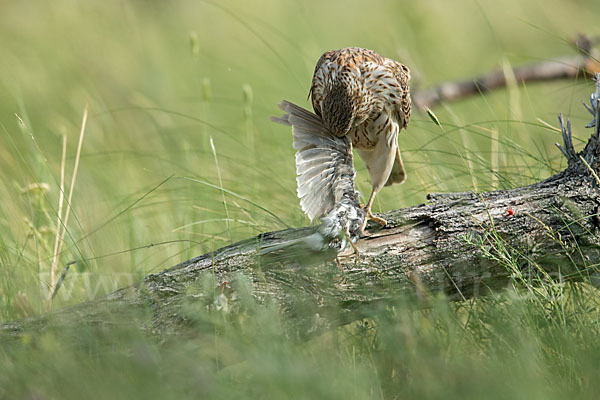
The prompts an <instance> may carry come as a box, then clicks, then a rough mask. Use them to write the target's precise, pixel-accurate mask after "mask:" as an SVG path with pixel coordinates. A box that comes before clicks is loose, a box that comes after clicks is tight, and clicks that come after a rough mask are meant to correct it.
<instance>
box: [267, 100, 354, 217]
mask: <svg viewBox="0 0 600 400" xmlns="http://www.w3.org/2000/svg"><path fill="white" fill-rule="evenodd" d="M279 108H280V109H281V110H283V111H284V112H286V114H284V115H283V116H281V117H279V118H277V117H271V120H272V121H274V122H278V123H281V124H284V125H289V126H291V127H292V134H293V137H294V149H296V150H297V151H296V172H297V174H298V176H297V178H296V181H297V182H298V197H299V198H300V206H301V207H302V210H303V211H304V213H306V215H307V216H308V218H310V220H311V221H313V220H314V219H315V218H317V217H321V216H322V215H324V214H326V213H327V212H329V211H331V209H332V208H333V206H334V205H335V204H336V203H337V202H339V201H340V200H341V199H340V198H339V197H340V196H341V193H342V192H343V190H342V188H341V187H340V185H343V186H344V187H346V186H347V185H348V184H351V185H352V188H353V187H354V175H355V171H354V165H353V159H352V143H351V141H350V139H349V138H348V137H347V136H344V137H337V136H334V135H332V134H331V133H329V132H328V131H327V129H326V128H325V127H324V125H323V123H322V122H321V118H319V117H318V116H317V115H315V114H313V113H312V112H310V111H308V110H305V109H304V108H302V107H299V106H297V105H295V104H293V103H290V102H288V101H285V100H284V101H282V102H281V104H279Z"/></svg>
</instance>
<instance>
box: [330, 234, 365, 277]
mask: <svg viewBox="0 0 600 400" xmlns="http://www.w3.org/2000/svg"><path fill="white" fill-rule="evenodd" d="M345 233H346V239H348V243H350V246H352V249H353V250H354V256H355V257H356V261H358V262H360V252H359V251H358V247H356V245H355V244H354V243H353V242H352V239H351V238H350V227H348V226H347V227H346V231H345ZM348 257H352V256H351V255H344V256H337V257H336V258H335V262H336V264H337V266H338V268H339V269H340V271H342V272H344V267H342V263H341V261H340V259H341V258H348Z"/></svg>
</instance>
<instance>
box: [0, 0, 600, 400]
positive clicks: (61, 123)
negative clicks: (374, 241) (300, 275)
mask: <svg viewBox="0 0 600 400" xmlns="http://www.w3.org/2000/svg"><path fill="white" fill-rule="evenodd" d="M599 7H600V3H599V2H597V1H592V0H589V1H584V2H578V3H572V2H567V1H559V0H552V1H545V2H543V4H542V3H540V2H535V1H532V2H518V1H516V0H514V1H513V0H511V1H509V2H493V1H483V2H479V3H473V2H466V1H465V2H459V3H456V2H438V1H425V2H396V3H394V2H379V1H376V2H371V3H369V5H368V6H366V5H365V3H362V2H343V3H342V2H315V1H309V2H287V1H284V2H275V1H271V0H261V1H259V2H241V1H233V0H231V1H218V2H217V1H215V2H212V1H200V2H195V1H185V0H184V1H179V2H168V3H161V2H144V3H137V2H117V1H112V0H109V1H106V2H79V3H77V2H73V1H69V0H59V1H54V2H42V1H34V2H13V4H10V5H8V4H7V5H4V6H3V9H2V11H3V12H2V13H1V15H0V45H1V46H0V47H1V48H2V52H1V53H2V57H0V179H1V181H2V182H3V184H2V185H0V198H1V199H2V205H1V206H0V321H9V320H11V319H17V318H24V317H29V316H32V315H36V314H38V313H40V312H44V311H47V310H49V309H51V308H52V309H57V308H60V307H63V306H66V305H70V304H76V303H79V302H81V301H86V300H90V293H92V294H93V295H94V296H93V297H95V298H98V297H100V296H102V295H103V294H105V293H107V292H111V291H112V290H114V289H116V288H118V287H121V286H125V285H129V284H131V283H134V282H136V281H138V280H139V279H141V278H142V277H143V276H144V275H146V274H148V273H152V272H158V271H161V270H162V269H164V268H167V267H170V266H172V265H175V264H177V263H178V262H181V261H183V260H186V259H189V258H192V257H194V256H197V255H200V254H203V253H205V252H207V251H210V250H213V249H217V248H220V247H222V246H225V245H227V244H229V243H231V242H234V241H237V240H241V239H245V238H249V237H251V236H254V235H256V234H258V233H260V232H265V231H271V230H277V229H283V228H286V227H299V226H304V225H307V224H308V220H307V219H306V218H305V217H304V216H303V214H302V211H301V209H300V207H299V204H298V199H297V197H296V182H295V167H294V161H293V160H294V158H293V149H292V146H291V137H290V136H291V135H290V132H289V130H287V129H285V128H284V127H281V126H278V125H276V124H273V123H271V122H270V121H269V118H268V117H269V116H271V115H275V114H278V110H277V107H276V104H277V103H278V102H279V101H280V100H281V99H283V98H286V99H289V100H290V101H294V102H296V103H298V104H301V105H305V106H308V102H307V101H306V96H307V94H308V88H309V81H310V77H311V75H312V71H313V67H314V63H315V61H316V59H317V58H318V56H319V55H320V54H321V53H322V52H323V51H325V50H328V49H333V48H340V47H343V46H348V45H356V46H363V47H369V48H373V49H376V50H378V51H379V52H381V53H382V54H385V55H386V56H389V57H393V58H398V59H401V60H402V61H404V62H406V63H407V64H408V65H409V66H410V67H411V70H412V75H413V82H412V83H413V88H415V90H417V89H418V88H419V87H421V88H423V87H425V86H427V85H432V84H434V83H436V82H441V81H445V80H449V79H459V78H467V77H470V76H474V75H476V74H480V73H482V72H485V71H489V70H491V69H493V68H504V69H505V70H506V69H507V67H508V66H509V65H512V66H514V65H518V64H519V63H522V62H528V61H534V60H541V59H548V58H552V57H556V56H561V55H568V54H573V49H572V48H571V46H570V45H569V44H568V40H567V39H569V38H572V37H574V36H575V34H576V33H577V32H584V33H589V34H594V33H598V23H597V16H598V15H600V8H599ZM589 92H590V85H589V83H587V82H583V81H578V82H556V83H547V84H542V85H530V86H527V87H520V86H517V85H512V86H511V87H510V88H509V89H508V90H506V91H497V92H493V93H485V94H483V95H482V96H476V97H474V98H470V99H467V100H464V101H462V102H459V103H454V104H446V105H442V106H440V107H436V108H435V109H434V110H433V111H434V113H435V115H436V116H437V118H438V122H439V124H436V123H434V121H432V120H431V119H430V118H429V117H428V116H427V115H426V114H420V113H415V114H414V115H413V119H412V122H411V124H410V127H409V129H408V131H406V132H403V133H402V134H401V137H400V144H401V147H402V153H403V155H404V158H405V165H406V167H407V171H408V180H407V182H406V183H405V184H403V185H402V186H397V187H389V188H385V189H384V190H383V191H382V192H381V193H380V195H379V196H378V197H377V200H376V203H375V209H376V210H389V209H394V208H399V207H405V206H410V205H415V204H419V203H422V202H424V201H425V195H426V193H428V192H444V191H467V190H476V191H487V190H495V189H506V188H511V187H515V186H522V185H527V184H530V183H532V182H535V181H538V180H540V179H544V178H546V177H548V176H550V175H551V174H553V173H556V172H557V171H559V170H561V169H562V168H564V166H565V160H564V158H563V157H562V156H561V155H560V153H559V151H558V150H557V149H556V148H555V146H554V143H555V142H557V141H560V131H558V130H557V129H556V126H557V123H556V116H557V115H558V113H559V112H564V113H565V114H566V115H569V116H570V117H571V119H572V120H573V126H574V134H575V135H576V137H575V144H576V146H577V145H580V146H581V145H582V144H583V142H585V141H586V140H587V135H588V132H587V131H585V130H584V129H583V128H582V126H583V125H584V124H585V123H587V122H589V121H588V116H587V114H586V113H585V110H584V109H583V108H582V107H580V103H581V101H584V100H586V99H587V97H588V95H589ZM86 105H87V106H88V110H89V114H88V119H87V123H86V124H85V125H86V127H85V140H84V141H83V142H82V146H81V149H80V151H78V148H77V146H78V140H79V136H80V132H81V119H82V118H81V117H82V110H84V108H85V107H86ZM63 137H64V138H66V144H67V146H66V151H65V152H64V154H65V157H64V161H63ZM76 164H78V167H77V171H78V172H77V179H76V184H75V185H73V184H71V179H72V178H73V171H74V168H75V166H76ZM356 166H357V169H358V178H357V186H358V188H359V190H360V191H361V192H362V193H363V194H368V193H369V191H370V185H369V182H368V174H367V173H366V172H367V171H366V169H365V167H364V164H363V163H362V161H360V159H358V158H356ZM63 175H64V176H63ZM61 182H63V183H62V184H61ZM61 187H63V188H64V189H63V191H62V192H61ZM71 188H72V189H73V194H72V197H71V196H70V195H69V190H70V189H71ZM61 193H62V195H61ZM61 196H62V199H63V200H62V207H61ZM66 210H69V211H68V212H69V214H70V217H69V218H68V221H67V218H64V215H65V211H66ZM57 221H59V222H58V223H57ZM57 227H58V229H57ZM60 227H64V228H65V230H64V233H60V229H61V228H60ZM62 235H64V243H63V241H62V240H61V239H60V237H61V236H62ZM57 237H58V238H59V241H60V242H61V243H62V249H60V251H58V250H57V245H56V243H57V242H56V238H57ZM509 253H510V252H509ZM515 256H516V257H518V256H519V255H518V254H517V253H514V252H513V253H510V254H509V257H508V259H510V257H515ZM72 261H74V262H75V263H73V264H70V263H71V262H72ZM53 265H54V269H55V275H56V276H58V275H60V273H61V271H63V269H64V268H65V266H67V265H69V269H68V272H67V273H66V275H65V276H64V282H63V286H62V287H61V290H60V291H59V292H58V295H57V296H56V298H55V299H54V301H53V302H50V301H49V300H48V298H49V297H50V294H51V282H52V279H51V270H52V268H53ZM509 267H510V263H507V268H509ZM517 281H518V280H517ZM546 283H547V285H545V286H544V285H542V286H541V289H536V290H534V289H532V287H531V286H527V282H520V285H517V286H516V288H515V289H513V290H511V291H509V292H508V293H500V294H498V295H496V296H493V297H490V298H487V299H483V300H476V301H468V302H460V303H455V304H448V303H447V302H446V301H445V300H444V299H439V301H438V300H436V301H435V302H434V304H433V306H432V308H431V309H430V310H426V311H419V310H416V309H415V307H416V305H415V304H413V303H411V302H410V301H406V302H404V301H403V300H398V304H397V305H395V306H394V307H389V308H388V309H386V310H383V311H381V312H380V313H377V314H376V315H373V316H372V317H371V318H369V319H365V320H364V321H360V322H359V323H355V324H352V326H349V327H342V328H339V329H335V330H332V331H331V332H328V333H326V334H325V335H323V336H320V337H317V338H313V339H311V340H309V341H303V340H300V339H294V337H293V336H289V335H286V331H285V328H284V326H286V321H285V318H284V317H282V316H281V315H279V313H278V312H277V310H276V309H274V308H271V307H263V306H258V305H255V304H252V303H251V301H250V300H248V301H249V304H248V306H247V308H248V311H247V312H246V313H243V314H242V315H240V316H235V317H234V316H228V315H224V314H223V313H220V312H215V311H214V310H213V311H207V310H206V308H205V307H204V306H203V305H194V304H191V305H190V306H189V307H190V316H191V317H190V318H191V319H192V320H193V329H192V333H191V334H190V336H191V337H186V338H169V339H167V343H161V342H160V340H158V339H157V338H155V337H152V336H148V335H147V334H146V333H143V332H140V331H138V330H137V329H134V328H132V327H131V326H129V325H128V324H121V322H122V321H119V320H118V318H117V319H116V320H115V323H114V324H113V327H112V328H94V327H88V326H78V327H74V328H73V329H68V330H49V331H47V332H44V333H42V334H40V335H25V336H24V337H23V339H22V340H21V339H20V340H19V341H16V342H9V343H3V344H2V345H0V398H4V397H6V398H82V397H85V396H87V397H97V398H111V397H112V398H119V397H123V398H139V397H146V398H165V397H168V398H187V397H189V398H198V397H200V398H202V397H206V398H234V397H235V398H246V397H248V398H253V397H256V398H311V399H314V398H356V399H364V398H386V399H393V398H445V399H448V398H473V397H479V398H481V397H483V398H564V396H565V395H571V396H572V397H575V395H580V396H581V397H586V396H587V397H592V396H593V394H594V393H597V392H598V389H599V388H598V383H597V382H600V380H599V379H598V376H597V375H598V372H597V365H598V362H599V361H600V349H598V346H597V344H596V343H597V340H596V338H597V337H598V333H599V332H598V329H599V326H598V323H597V321H598V317H599V316H598V309H599V308H598V303H597V300H596V292H595V290H594V289H591V288H590V287H588V286H587V285H578V286H560V285H552V284H550V283H549V282H545V283H544V284H546ZM538 287H539V285H538ZM117 317H118V316H117ZM192 317H193V318H192ZM136 318H140V319H144V318H147V316H136ZM124 319H127V318H126V317H124ZM288 322H289V321H288Z"/></svg>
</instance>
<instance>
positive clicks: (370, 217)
mask: <svg viewBox="0 0 600 400" xmlns="http://www.w3.org/2000/svg"><path fill="white" fill-rule="evenodd" d="M366 211H367V216H366V217H365V220H364V221H363V224H362V226H361V227H360V234H361V236H369V235H368V234H367V233H366V232H365V228H366V227H367V222H369V221H374V222H376V223H378V224H379V225H381V227H382V228H383V227H384V226H386V225H387V221H386V220H385V219H383V218H379V217H376V216H374V215H373V213H372V212H371V210H368V209H367V210H366Z"/></svg>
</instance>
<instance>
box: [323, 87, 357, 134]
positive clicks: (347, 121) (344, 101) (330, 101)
mask: <svg viewBox="0 0 600 400" xmlns="http://www.w3.org/2000/svg"><path fill="white" fill-rule="evenodd" d="M321 117H322V118H323V124H324V125H325V127H326V128H327V129H328V130H329V131H330V132H331V133H333V134H334V135H336V136H344V135H345V134H346V133H348V131H349V130H350V129H351V128H352V126H353V124H354V106H353V102H352V97H351V95H350V93H348V91H347V89H346V86H345V85H343V84H341V83H336V84H335V85H333V86H332V87H331V90H329V91H328V92H327V94H326V95H325V98H324V99H323V102H322V104H321Z"/></svg>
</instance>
